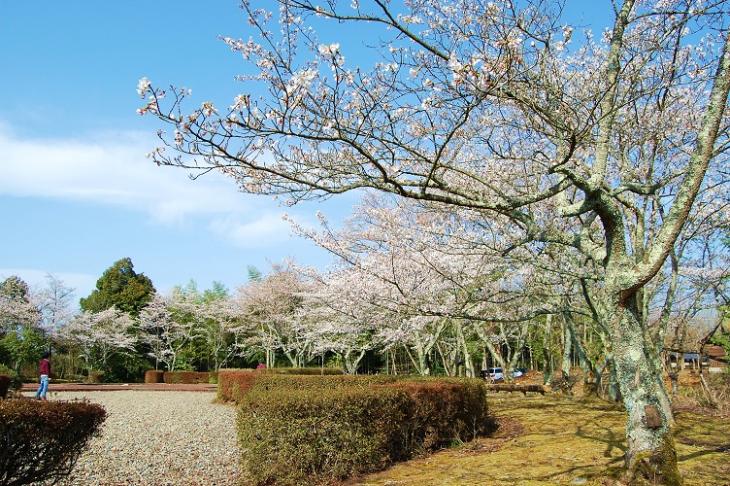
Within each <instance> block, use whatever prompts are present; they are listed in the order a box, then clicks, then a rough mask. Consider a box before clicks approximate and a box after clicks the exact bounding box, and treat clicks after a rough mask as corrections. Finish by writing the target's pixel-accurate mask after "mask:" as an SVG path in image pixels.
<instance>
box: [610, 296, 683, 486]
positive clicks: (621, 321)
mask: <svg viewBox="0 0 730 486" xmlns="http://www.w3.org/2000/svg"><path fill="white" fill-rule="evenodd" d="M633 302H634V300H633V299H624V300H623V301H622V302H619V303H617V305H616V307H615V310H614V312H613V313H612V315H611V316H610V317H611V319H610V331H611V334H612V336H611V338H612V339H611V341H612V343H613V360H614V366H615V370H616V377H617V380H618V385H619V389H620V391H621V395H622V397H623V403H624V406H625V408H626V412H627V415H628V417H627V422H626V440H627V449H626V456H625V460H626V467H627V472H628V474H629V475H630V477H631V479H638V478H643V479H646V480H649V481H651V482H652V483H654V484H665V485H671V486H674V485H680V484H682V478H681V476H680V474H679V470H678V468H677V455H676V451H675V448H674V440H673V438H672V428H673V426H674V416H673V414H672V410H671V404H670V400H669V396H668V395H667V392H666V389H665V387H664V382H663V379H662V366H661V360H660V357H659V355H658V354H657V352H656V346H654V345H653V343H652V342H651V341H650V340H648V339H647V334H646V330H645V329H644V326H642V323H641V322H640V320H639V315H638V310H637V309H636V308H635V306H633V305H632V303H633Z"/></svg>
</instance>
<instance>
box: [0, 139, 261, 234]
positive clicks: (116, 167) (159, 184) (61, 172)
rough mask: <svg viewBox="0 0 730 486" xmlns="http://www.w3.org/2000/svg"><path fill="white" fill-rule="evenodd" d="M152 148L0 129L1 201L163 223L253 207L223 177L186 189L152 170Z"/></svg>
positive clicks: (180, 180) (172, 175) (149, 143)
mask: <svg viewBox="0 0 730 486" xmlns="http://www.w3.org/2000/svg"><path fill="white" fill-rule="evenodd" d="M155 145H156V144H155V140H153V139H152V138H151V137H149V136H148V135H146V134H141V133H137V132H119V133H115V134H111V133H104V134H96V135H93V136H90V137H89V138H85V139H82V140H80V139H54V138H46V139H40V138H20V137H17V136H15V135H14V134H13V133H12V132H11V131H10V130H8V129H7V127H3V126H2V125H0V167H2V174H3V177H2V178H0V194H4V195H10V196H26V197H28V196H29V197H51V198H61V199H72V200H81V201H88V202H92V203H101V204H109V205H116V206H121V207H126V208H131V209H135V210H141V211H144V212H146V213H147V214H149V215H150V216H152V217H153V218H154V219H155V220H157V221H160V222H165V223H172V222H179V221H182V220H184V219H185V217H187V216H190V215H201V214H211V213H231V212H238V211H242V210H247V209H248V210H250V208H251V204H250V203H249V202H248V201H247V200H246V198H244V197H243V196H242V194H240V193H239V192H238V191H237V190H236V188H235V185H234V184H233V183H232V181H230V180H228V179H225V178H224V177H223V176H220V175H217V174H210V175H209V176H206V177H202V178H200V179H199V180H197V181H195V182H192V181H190V179H189V178H188V177H187V174H186V173H185V171H183V170H179V169H170V168H165V167H163V168H160V167H157V166H156V165H155V164H154V163H152V162H151V161H150V160H148V159H147V158H146V157H145V154H146V153H147V152H149V151H150V149H151V148H152V147H154V146H155ZM249 201H250V200H249Z"/></svg>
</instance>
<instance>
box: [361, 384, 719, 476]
mask: <svg viewBox="0 0 730 486" xmlns="http://www.w3.org/2000/svg"><path fill="white" fill-rule="evenodd" d="M489 403H490V407H491V409H492V410H493V412H494V413H495V414H496V415H497V417H498V419H499V421H500V424H501V427H500V430H499V431H498V432H497V433H496V435H495V436H493V437H491V438H484V439H478V440H476V441H474V442H471V443H468V444H464V445H462V446H459V447H455V448H453V449H449V450H445V451H442V452H439V453H437V454H433V455H430V456H428V457H424V458H421V459H416V460H413V461H409V462H406V463H403V464H399V465H396V466H394V467H392V468H390V469H388V470H387V471H383V472H380V473H377V474H373V475H370V476H367V477H364V478H359V479H358V480H356V481H354V482H352V483H351V484H359V485H363V486H365V485H367V486H376V485H377V486H409V485H414V486H415V485H418V486H426V485H443V486H457V485H458V486H462V485H463V486H467V485H548V484H559V485H560V484H567V485H570V484H584V485H618V484H622V482H621V481H620V480H619V479H620V478H621V476H622V473H623V464H624V463H623V453H624V449H625V440H624V423H625V415H624V412H623V411H622V410H621V409H619V408H617V407H615V406H613V405H611V404H607V403H605V402H600V401H586V400H574V399H569V398H564V397H561V396H558V395H550V396H545V397H542V396H529V397H522V396H517V395H513V396H510V395H509V394H492V395H490V399H489ZM676 419H677V428H676V435H675V443H676V447H677V455H678V461H679V469H680V472H681V473H682V475H683V477H684V481H685V485H686V486H691V485H697V486H700V485H702V486H706V485H707V486H709V485H712V486H722V485H730V421H729V420H728V419H727V418H718V417H711V416H705V415H696V414H692V413H689V412H681V413H678V414H677V416H676Z"/></svg>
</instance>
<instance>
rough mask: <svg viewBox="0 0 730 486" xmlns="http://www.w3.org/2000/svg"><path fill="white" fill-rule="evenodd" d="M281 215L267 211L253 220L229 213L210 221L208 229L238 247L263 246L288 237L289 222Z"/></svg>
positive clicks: (279, 241)
mask: <svg viewBox="0 0 730 486" xmlns="http://www.w3.org/2000/svg"><path fill="white" fill-rule="evenodd" d="M282 216H283V214H277V213H273V212H269V213H264V214H262V215H261V216H259V217H258V218H257V219H255V220H253V221H243V220H242V219H241V218H239V217H237V216H234V215H230V216H226V217H223V218H216V219H214V220H213V221H211V223H210V229H211V231H213V232H214V233H215V234H217V235H219V236H221V237H222V238H224V239H226V240H228V241H230V242H231V243H233V244H235V245H236V246H238V247H241V248H263V247H266V246H269V245H272V244H276V243H281V242H283V241H286V240H287V239H288V238H289V235H290V233H291V231H290V228H289V223H287V222H286V221H284V220H283V219H282Z"/></svg>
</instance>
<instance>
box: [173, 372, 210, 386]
mask: <svg viewBox="0 0 730 486" xmlns="http://www.w3.org/2000/svg"><path fill="white" fill-rule="evenodd" d="M211 375H215V372H212V373H211V372H208V371H165V373H164V375H163V381H164V382H165V383H174V384H185V385H197V384H200V383H209V382H210V377H211Z"/></svg>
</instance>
